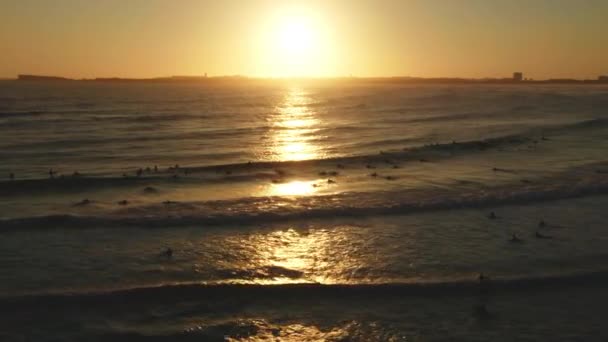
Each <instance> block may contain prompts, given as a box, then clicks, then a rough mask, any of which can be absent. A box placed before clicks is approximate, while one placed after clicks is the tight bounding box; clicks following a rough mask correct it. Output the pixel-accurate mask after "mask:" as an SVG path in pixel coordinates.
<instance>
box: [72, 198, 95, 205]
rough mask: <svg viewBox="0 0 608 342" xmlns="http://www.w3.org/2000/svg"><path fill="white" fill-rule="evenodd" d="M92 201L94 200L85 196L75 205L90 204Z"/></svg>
mask: <svg viewBox="0 0 608 342" xmlns="http://www.w3.org/2000/svg"><path fill="white" fill-rule="evenodd" d="M91 202H92V201H91V200H89V199H88V198H85V199H83V200H82V201H80V202H78V203H76V204H74V205H76V206H81V205H89V204H91Z"/></svg>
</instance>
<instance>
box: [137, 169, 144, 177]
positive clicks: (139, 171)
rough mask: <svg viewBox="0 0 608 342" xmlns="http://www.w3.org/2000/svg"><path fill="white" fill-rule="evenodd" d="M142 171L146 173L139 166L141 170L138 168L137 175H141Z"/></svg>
mask: <svg viewBox="0 0 608 342" xmlns="http://www.w3.org/2000/svg"><path fill="white" fill-rule="evenodd" d="M142 173H144V170H142V169H141V168H139V170H137V177H141V175H142Z"/></svg>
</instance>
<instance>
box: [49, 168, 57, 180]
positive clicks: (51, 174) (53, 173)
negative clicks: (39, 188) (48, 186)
mask: <svg viewBox="0 0 608 342" xmlns="http://www.w3.org/2000/svg"><path fill="white" fill-rule="evenodd" d="M56 173H57V171H53V169H49V177H50V178H55V174H56Z"/></svg>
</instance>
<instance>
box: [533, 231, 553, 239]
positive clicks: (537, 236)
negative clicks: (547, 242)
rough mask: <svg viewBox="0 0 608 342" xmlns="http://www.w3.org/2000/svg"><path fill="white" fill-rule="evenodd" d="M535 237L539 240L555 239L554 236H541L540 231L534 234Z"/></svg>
mask: <svg viewBox="0 0 608 342" xmlns="http://www.w3.org/2000/svg"><path fill="white" fill-rule="evenodd" d="M534 237H536V238H537V239H552V238H553V237H552V236H549V235H544V234H541V233H539V232H538V231H537V232H536V233H534Z"/></svg>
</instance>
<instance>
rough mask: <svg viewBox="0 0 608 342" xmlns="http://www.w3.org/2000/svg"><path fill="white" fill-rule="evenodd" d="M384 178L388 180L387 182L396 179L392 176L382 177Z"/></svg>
mask: <svg viewBox="0 0 608 342" xmlns="http://www.w3.org/2000/svg"><path fill="white" fill-rule="evenodd" d="M384 178H385V179H386V180H389V181H392V180H395V179H397V178H395V177H393V176H386V177H384Z"/></svg>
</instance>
